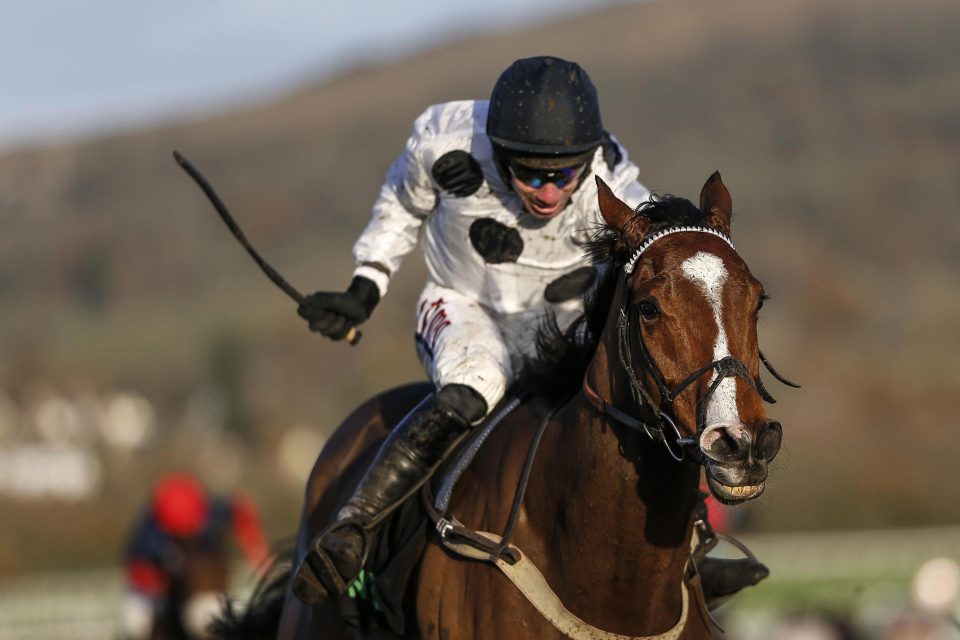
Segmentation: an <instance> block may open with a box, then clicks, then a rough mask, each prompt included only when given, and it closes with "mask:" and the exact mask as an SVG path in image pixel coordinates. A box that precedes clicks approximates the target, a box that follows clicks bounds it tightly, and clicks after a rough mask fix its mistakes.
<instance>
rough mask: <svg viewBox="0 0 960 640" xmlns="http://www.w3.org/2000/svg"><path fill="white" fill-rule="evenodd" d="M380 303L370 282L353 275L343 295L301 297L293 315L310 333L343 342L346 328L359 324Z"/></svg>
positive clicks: (324, 294) (323, 294)
mask: <svg viewBox="0 0 960 640" xmlns="http://www.w3.org/2000/svg"><path fill="white" fill-rule="evenodd" d="M378 302H380V290H379V289H377V285H376V284H374V283H373V281H372V280H368V279H367V278H364V277H363V276H356V277H355V278H354V279H353V281H352V282H351V283H350V287H349V288H348V289H347V290H346V291H345V292H343V293H334V292H326V291H318V292H317V293H312V294H310V295H308V296H307V297H306V298H304V300H303V303H301V305H300V306H299V307H297V313H298V314H299V315H300V317H301V318H303V319H304V320H306V321H307V323H308V324H309V325H310V330H311V331H316V332H318V333H322V334H323V335H325V336H326V337H328V338H330V339H331V340H343V339H344V338H345V337H346V336H347V334H348V333H350V329H352V328H354V327H356V326H357V325H359V324H362V323H363V322H365V321H366V320H367V318H369V317H370V314H371V313H373V309H374V307H376V306H377V303H378Z"/></svg>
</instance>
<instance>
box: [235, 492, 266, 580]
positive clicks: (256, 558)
mask: <svg viewBox="0 0 960 640" xmlns="http://www.w3.org/2000/svg"><path fill="white" fill-rule="evenodd" d="M231 506H232V511H233V513H232V524H233V533H234V536H235V537H236V540H237V546H238V547H240V550H241V551H242V552H243V555H244V557H246V559H247V562H249V563H250V566H252V567H254V568H262V567H263V566H264V561H265V560H266V559H267V556H268V555H270V547H269V545H268V544H267V537H266V535H265V534H264V532H263V527H262V526H261V524H260V515H259V514H258V513H257V508H256V506H255V505H254V504H253V502H252V501H251V500H250V499H248V498H247V497H245V496H242V495H237V496H234V498H233V501H232V503H231Z"/></svg>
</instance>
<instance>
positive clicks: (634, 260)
mask: <svg viewBox="0 0 960 640" xmlns="http://www.w3.org/2000/svg"><path fill="white" fill-rule="evenodd" d="M686 232H695V233H709V234H710V235H712V236H717V237H718V238H720V239H721V240H723V241H724V242H726V243H727V244H728V245H730V248H731V249H733V250H734V251H736V250H737V248H736V247H735V246H733V240H731V239H730V238H729V237H727V235H726V234H725V233H723V232H722V231H717V230H716V229H711V228H710V227H669V228H667V229H662V230H661V231H657V232H656V233H655V234H653V235H652V236H650V237H649V238H647V239H646V240H644V241H643V242H642V243H641V244H640V246H639V247H637V250H636V251H634V252H633V255H632V256H630V259H629V260H627V263H626V264H625V265H623V270H624V272H625V273H626V274H627V275H630V274H631V273H633V267H634V266H635V265H636V264H637V260H639V259H640V256H642V255H643V252H644V251H646V250H647V249H649V248H650V245H652V244H653V243H654V242H656V241H657V240H659V239H660V238H663V237H666V236H669V235H671V234H674V233H686Z"/></svg>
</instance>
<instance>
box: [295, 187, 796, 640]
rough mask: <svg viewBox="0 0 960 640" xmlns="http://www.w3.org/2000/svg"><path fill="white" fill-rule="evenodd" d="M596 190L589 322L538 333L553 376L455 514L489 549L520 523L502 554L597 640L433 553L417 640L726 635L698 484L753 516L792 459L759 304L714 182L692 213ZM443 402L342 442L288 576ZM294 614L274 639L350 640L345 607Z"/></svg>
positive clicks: (463, 493)
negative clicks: (403, 435) (395, 434)
mask: <svg viewBox="0 0 960 640" xmlns="http://www.w3.org/2000/svg"><path fill="white" fill-rule="evenodd" d="M597 182H598V190H599V193H598V200H599V208H600V213H601V216H602V218H603V222H604V228H603V229H602V230H600V232H599V233H598V234H597V236H596V238H595V239H594V240H593V241H592V242H591V243H590V245H589V247H588V251H589V252H590V254H591V255H592V257H593V261H594V265H595V267H596V270H597V273H598V277H597V280H596V282H595V284H594V286H593V288H592V291H591V292H590V294H589V296H588V300H587V301H586V304H585V307H586V313H585V315H584V318H583V320H582V322H581V323H580V325H579V326H578V327H576V329H575V330H572V331H568V332H566V333H564V334H561V333H560V332H559V330H557V328H556V325H555V324H554V325H553V326H552V328H551V325H550V323H547V324H546V325H545V328H544V329H543V330H542V333H541V337H540V340H539V342H540V347H541V349H540V351H541V354H542V356H541V362H540V363H539V366H537V365H536V364H534V365H532V366H531V367H530V369H531V370H532V371H534V372H536V371H540V372H541V373H540V374H539V375H537V374H535V375H534V377H533V378H532V379H533V380H536V381H537V382H538V384H539V386H538V389H539V391H538V393H535V394H533V395H532V396H531V398H530V399H529V400H528V401H526V402H524V403H522V404H520V406H519V407H518V408H517V409H515V410H514V411H513V412H512V413H510V414H508V415H507V416H506V417H505V418H504V419H503V421H502V423H501V424H500V425H499V426H498V427H497V428H496V430H495V431H493V433H492V434H491V435H490V436H489V437H488V439H487V441H486V442H485V444H484V446H483V447H482V448H481V449H480V451H479V453H477V455H476V457H475V459H474V460H473V462H472V464H471V465H470V466H469V468H467V469H466V471H465V472H464V473H463V475H462V477H461V478H460V480H459V482H458V483H457V484H456V486H455V490H454V492H453V495H452V500H451V502H450V504H451V505H452V508H451V511H453V512H455V514H456V518H457V519H458V521H460V522H462V523H465V525H467V526H469V527H470V528H472V529H476V530H477V531H485V532H488V531H498V530H502V529H503V528H504V523H507V524H506V527H507V531H509V532H510V533H509V536H510V541H509V547H510V548H511V549H514V550H516V551H517V553H521V552H522V555H523V557H524V558H525V559H526V560H527V561H529V563H530V564H531V565H533V566H534V567H536V568H537V569H538V570H539V573H540V574H541V575H542V577H543V580H544V581H545V583H546V585H547V590H550V591H552V593H553V594H555V598H556V600H557V601H558V602H559V603H562V606H560V609H564V610H565V611H566V613H568V614H570V615H569V616H567V620H568V621H569V620H575V621H579V622H577V623H575V624H574V626H577V625H580V626H581V627H582V628H585V629H587V632H586V633H587V635H576V633H572V632H570V629H569V625H568V628H567V629H566V630H565V631H561V629H560V627H562V626H563V625H558V624H556V623H555V622H551V621H550V620H548V618H547V617H546V616H545V615H543V614H541V610H542V609H543V606H542V602H541V603H540V604H536V603H534V602H533V600H536V597H534V598H532V599H530V600H528V599H527V597H525V595H524V594H523V593H521V591H520V590H519V589H517V588H514V586H513V585H512V584H511V582H510V581H509V580H508V579H507V578H506V577H505V576H504V575H502V574H501V571H498V569H497V568H496V567H495V566H493V563H491V562H476V561H469V560H464V559H462V558H458V557H456V554H454V553H452V552H451V551H450V550H449V548H447V547H446V546H445V545H444V544H442V542H443V540H442V538H443V536H442V535H440V534H437V533H432V534H431V536H430V539H429V542H428V543H427V544H426V545H425V546H424V548H423V550H422V554H421V555H420V557H419V562H418V563H417V565H416V566H415V568H414V570H413V573H412V577H411V579H410V582H409V586H408V596H409V597H408V598H407V599H406V600H405V602H406V606H407V609H408V614H409V615H408V617H407V620H408V629H407V630H406V633H405V636H406V637H419V638H422V639H424V640H427V639H448V638H449V639H459V638H477V639H481V640H482V639H488V638H489V639H493V638H497V639H500V638H538V639H543V638H565V637H583V638H586V637H589V638H606V639H608V640H613V639H618V640H626V639H627V638H647V637H651V638H684V639H687V638H690V639H694V638H708V637H711V634H713V633H716V629H715V627H713V626H712V624H713V623H712V621H711V620H712V619H711V617H710V614H709V612H708V610H707V608H706V606H705V603H704V598H703V594H702V592H701V590H700V588H699V585H698V579H699V576H698V575H697V573H696V568H695V567H694V566H691V564H692V563H691V541H692V540H693V539H694V529H695V525H696V524H697V520H696V518H697V516H696V507H697V505H698V504H699V500H700V495H699V493H698V485H699V480H700V474H701V472H703V473H705V475H706V479H707V484H708V486H709V489H710V491H711V493H712V494H713V495H714V496H715V497H716V498H717V499H718V500H719V501H721V502H723V503H725V504H738V503H741V502H744V501H746V500H750V499H754V498H756V497H758V496H759V495H761V494H762V493H763V491H764V487H765V481H766V479H767V473H768V465H769V463H770V462H771V461H772V460H773V459H774V457H775V456H776V454H777V452H778V451H779V449H780V445H781V441H782V434H783V432H782V427H781V425H780V424H779V423H778V422H776V421H773V420H771V419H770V418H769V417H768V416H767V413H766V407H765V404H764V401H765V400H766V401H772V398H771V397H770V396H769V394H768V393H767V392H766V390H765V389H764V387H763V383H762V382H761V380H760V371H759V368H760V364H761V360H763V357H762V354H761V353H760V350H759V347H758V339H757V318H758V313H759V310H760V307H761V305H762V304H763V300H764V299H765V298H766V296H765V294H764V292H763V286H762V285H761V283H760V282H759V281H758V280H757V279H756V278H755V277H754V276H753V275H752V274H751V273H750V270H749V269H748V267H747V265H746V263H745V262H744V261H743V259H742V258H741V257H740V256H739V255H738V254H737V252H736V250H735V249H734V246H733V243H732V241H731V240H730V220H731V214H732V199H731V197H730V194H729V192H728V191H727V188H726V186H725V185H724V184H723V181H722V180H721V178H720V175H719V173H714V174H713V175H712V176H710V178H709V179H708V180H707V181H706V183H705V184H704V186H703V188H702V190H701V193H700V207H699V208H697V207H696V206H695V205H693V204H692V203H691V202H689V201H687V200H685V199H682V198H676V197H673V196H663V197H658V198H653V199H651V201H649V202H648V203H645V204H643V205H641V206H639V207H638V208H637V209H632V208H630V207H629V206H627V205H626V204H625V203H623V202H622V201H620V200H619V199H618V198H617V197H616V196H615V195H614V194H613V193H612V192H611V190H610V189H609V188H608V187H607V185H606V184H604V183H603V182H602V181H601V180H599V179H598V181H597ZM763 363H764V364H766V361H765V360H763ZM768 368H769V369H770V371H771V373H773V374H774V375H777V374H776V372H775V371H774V370H773V369H772V368H770V367H769V365H768ZM544 371H545V372H546V373H543V372H544ZM778 378H779V376H778ZM430 392H431V388H430V386H429V385H425V384H417V385H410V386H404V387H400V388H398V389H394V390H392V391H390V392H387V393H385V394H382V395H380V396H378V397H376V398H373V399H372V400H370V401H368V402H366V403H365V404H363V405H362V406H361V407H360V408H358V409H357V410H356V411H355V412H354V413H353V414H352V415H350V416H349V417H348V418H347V419H346V420H345V421H344V422H343V423H342V424H341V425H340V427H339V428H338V429H337V430H336V432H335V433H334V434H333V436H332V438H331V439H330V440H329V442H328V444H327V445H326V447H325V448H324V450H323V451H322V452H321V453H320V455H319V457H318V459H317V461H316V465H315V466H314V469H313V471H312V473H311V475H310V478H309V481H308V484H307V487H306V492H305V498H304V504H303V512H302V517H301V524H300V528H299V531H298V534H297V541H296V552H295V563H299V562H300V561H302V560H303V558H304V554H305V552H306V548H307V544H308V543H309V541H310V540H311V538H312V537H313V536H314V535H315V534H316V532H318V531H320V530H321V529H322V528H324V527H325V526H326V525H327V524H328V523H329V522H330V520H331V518H332V517H333V516H334V515H335V513H336V511H337V508H338V507H339V505H340V504H341V502H342V501H343V500H345V498H346V497H347V496H348V495H349V493H350V490H351V488H352V487H353V486H354V485H355V483H356V482H357V480H358V479H359V477H360V476H361V475H362V473H363V471H364V469H365V468H366V466H367V465H368V464H369V462H370V461H371V460H372V459H373V457H374V455H375V453H376V451H377V449H378V447H379V445H380V443H381V442H382V441H383V439H384V438H385V437H386V435H387V434H388V432H389V429H390V428H391V426H392V425H394V424H396V423H397V422H398V421H399V420H400V419H401V418H402V417H403V415H405V413H406V412H408V411H409V410H410V409H412V408H413V407H414V406H415V405H416V404H417V403H418V402H419V401H420V400H421V399H422V398H423V397H425V395H426V394H427V393H430ZM535 440H536V441H537V442H538V446H536V447H532V446H531V443H532V442H533V441H535ZM532 452H535V455H533V453H532ZM520 485H522V487H523V489H524V490H525V491H520V492H519V493H518V489H517V487H518V486H520ZM517 496H520V497H517ZM514 501H516V502H517V503H518V504H517V505H516V506H517V509H514V510H511V503H512V502H514ZM504 537H507V534H506V532H505V536H504ZM281 596H282V611H281V613H280V615H279V620H278V622H277V636H276V637H277V638H281V639H283V640H297V639H306V638H348V637H356V636H355V635H351V634H352V633H355V632H353V631H351V630H350V629H349V628H348V627H347V625H346V624H345V623H344V621H343V619H342V617H341V616H340V614H339V612H338V609H337V607H336V604H335V603H334V602H333V601H327V602H323V603H321V604H318V605H315V606H308V605H307V604H305V603H303V602H301V601H300V600H299V599H297V598H296V597H295V596H294V594H293V593H292V591H291V588H290V586H289V584H288V585H287V586H286V587H285V588H284V589H283V590H282V593H281ZM548 608H549V607H548ZM581 623H582V624H581ZM591 627H592V629H591ZM591 634H592V635H591ZM366 637H381V636H376V635H373V636H366ZM384 637H386V636H384ZM392 637H395V636H392Z"/></svg>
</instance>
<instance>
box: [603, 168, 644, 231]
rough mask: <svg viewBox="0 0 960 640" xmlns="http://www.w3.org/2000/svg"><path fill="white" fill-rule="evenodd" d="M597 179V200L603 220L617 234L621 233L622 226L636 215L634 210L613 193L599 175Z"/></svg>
mask: <svg viewBox="0 0 960 640" xmlns="http://www.w3.org/2000/svg"><path fill="white" fill-rule="evenodd" d="M596 179H597V200H598V201H599V203H600V215H601V216H603V220H604V222H606V223H607V226H609V227H610V228H611V229H613V230H615V231H616V232H617V233H618V234H619V233H623V231H624V227H625V226H626V224H627V222H629V221H630V219H631V218H633V217H634V216H635V215H636V212H635V211H634V210H633V209H631V208H630V207H628V206H627V205H626V203H625V202H623V201H622V200H621V199H620V198H618V197H617V196H615V195H613V191H612V190H611V189H610V187H608V186H607V183H606V182H604V181H603V180H602V179H601V178H600V176H596Z"/></svg>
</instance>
